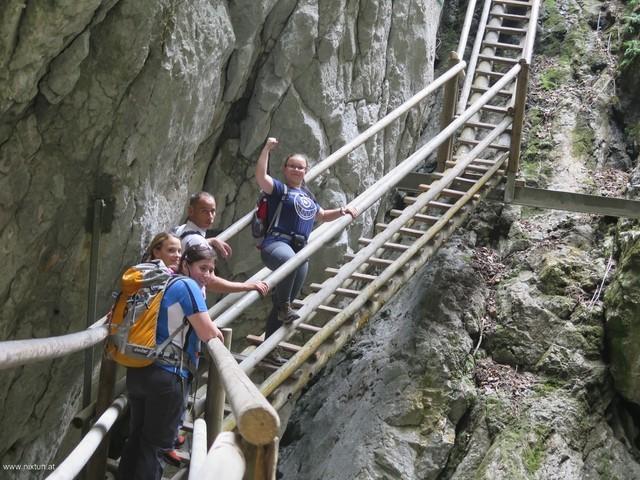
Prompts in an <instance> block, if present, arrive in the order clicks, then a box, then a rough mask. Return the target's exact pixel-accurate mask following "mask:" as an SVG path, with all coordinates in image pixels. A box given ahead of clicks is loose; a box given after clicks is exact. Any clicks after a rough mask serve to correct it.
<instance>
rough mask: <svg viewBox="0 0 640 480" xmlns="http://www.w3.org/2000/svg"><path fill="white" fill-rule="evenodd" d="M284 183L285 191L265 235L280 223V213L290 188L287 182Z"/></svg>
mask: <svg viewBox="0 0 640 480" xmlns="http://www.w3.org/2000/svg"><path fill="white" fill-rule="evenodd" d="M283 185H284V191H283V192H282V196H281V197H280V201H279V202H278V207H277V208H276V211H275V213H274V214H273V218H272V219H271V223H270V224H269V228H267V231H266V232H265V235H267V234H268V233H269V232H270V231H271V230H272V229H273V227H276V226H277V225H278V222H279V221H280V213H281V212H282V204H283V203H284V199H285V197H286V196H287V194H288V193H289V189H288V188H287V185H286V184H283Z"/></svg>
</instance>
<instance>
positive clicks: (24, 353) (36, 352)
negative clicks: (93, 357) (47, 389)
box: [0, 316, 109, 370]
mask: <svg viewBox="0 0 640 480" xmlns="http://www.w3.org/2000/svg"><path fill="white" fill-rule="evenodd" d="M106 321H107V317H106V316H104V317H102V318H101V319H100V320H98V321H97V322H96V323H94V324H93V325H91V326H90V327H89V328H88V329H86V330H82V331H80V332H75V333H69V334H67V335H60V336H57V337H47V338H30V339H26V340H8V341H5V342H0V370H5V369H8V368H14V367H19V366H21V365H27V364H30V363H35V362H39V361H41V360H51V359H53V358H58V357H62V356H64V355H68V354H70V353H74V352H77V351H80V350H84V349H85V348H88V347H92V346H94V345H96V344H97V343H100V342H101V341H102V340H104V339H105V338H106V337H107V335H108V333H109V332H108V328H107V326H106V325H105V324H106Z"/></svg>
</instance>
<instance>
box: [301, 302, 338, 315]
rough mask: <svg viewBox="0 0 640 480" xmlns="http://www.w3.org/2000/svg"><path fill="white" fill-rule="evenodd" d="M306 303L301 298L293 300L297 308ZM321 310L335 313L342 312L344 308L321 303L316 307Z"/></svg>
mask: <svg viewBox="0 0 640 480" xmlns="http://www.w3.org/2000/svg"><path fill="white" fill-rule="evenodd" d="M304 305H305V303H304V302H303V301H301V300H297V299H296V300H294V301H293V306H294V307H296V308H301V307H303V306H304ZM318 310H320V311H321V312H327V313H330V314H332V315H335V314H336V313H340V312H341V311H342V310H341V309H339V308H335V307H330V306H329V305H320V306H319V307H317V308H316V311H318Z"/></svg>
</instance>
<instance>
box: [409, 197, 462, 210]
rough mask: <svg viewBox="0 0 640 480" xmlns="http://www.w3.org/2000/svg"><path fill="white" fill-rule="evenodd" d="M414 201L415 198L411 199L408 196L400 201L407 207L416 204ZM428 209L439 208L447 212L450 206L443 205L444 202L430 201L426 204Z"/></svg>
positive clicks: (447, 204) (448, 204)
mask: <svg viewBox="0 0 640 480" xmlns="http://www.w3.org/2000/svg"><path fill="white" fill-rule="evenodd" d="M416 199H417V197H413V196H410V195H407V196H405V197H404V198H403V199H402V201H403V202H404V203H406V204H408V205H410V204H412V203H416ZM427 206H428V207H434V208H440V209H444V210H448V209H450V208H451V204H450V203H444V202H438V201H437V200H431V201H430V202H429V203H427Z"/></svg>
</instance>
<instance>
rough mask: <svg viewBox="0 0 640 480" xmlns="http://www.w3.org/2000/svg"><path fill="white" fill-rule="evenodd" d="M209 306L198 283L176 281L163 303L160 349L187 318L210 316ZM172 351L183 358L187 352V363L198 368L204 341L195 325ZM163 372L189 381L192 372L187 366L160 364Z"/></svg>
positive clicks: (158, 336) (182, 334) (174, 343)
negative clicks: (182, 355)
mask: <svg viewBox="0 0 640 480" xmlns="http://www.w3.org/2000/svg"><path fill="white" fill-rule="evenodd" d="M206 311H207V304H206V302H205V299H204V296H203V294H202V289H201V288H200V286H199V285H198V284H197V283H196V281H195V280H193V279H191V278H189V277H183V278H180V279H179V280H175V281H173V282H172V283H171V285H169V286H168V287H167V289H166V290H165V292H164V296H163V298H162V302H161V303H160V312H159V313H158V327H157V329H156V345H160V344H161V343H162V342H164V341H165V340H166V339H167V338H169V337H170V336H171V334H172V333H173V332H175V331H176V329H178V328H179V327H180V326H181V325H183V323H184V322H188V320H187V318H186V317H188V316H190V315H193V314H194V313H199V312H206ZM166 351H167V352H168V351H174V352H176V353H178V354H179V355H180V354H182V352H184V355H185V356H186V357H187V358H186V359H185V360H188V361H189V362H191V364H192V365H193V366H195V367H197V366H198V356H199V352H200V339H199V338H198V336H197V335H196V332H195V330H194V329H193V328H192V327H191V325H187V327H186V328H184V329H182V331H181V332H180V333H178V334H177V335H176V336H175V337H174V338H173V339H172V340H171V344H170V345H169V346H168V347H167V350H166ZM156 364H157V365H158V366H159V367H160V368H162V369H164V370H167V371H168V372H171V373H175V374H176V375H179V376H181V377H183V378H188V377H189V370H188V368H187V366H186V363H185V364H184V365H182V366H180V365H178V366H173V365H168V364H164V363H161V362H157V363H156Z"/></svg>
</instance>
